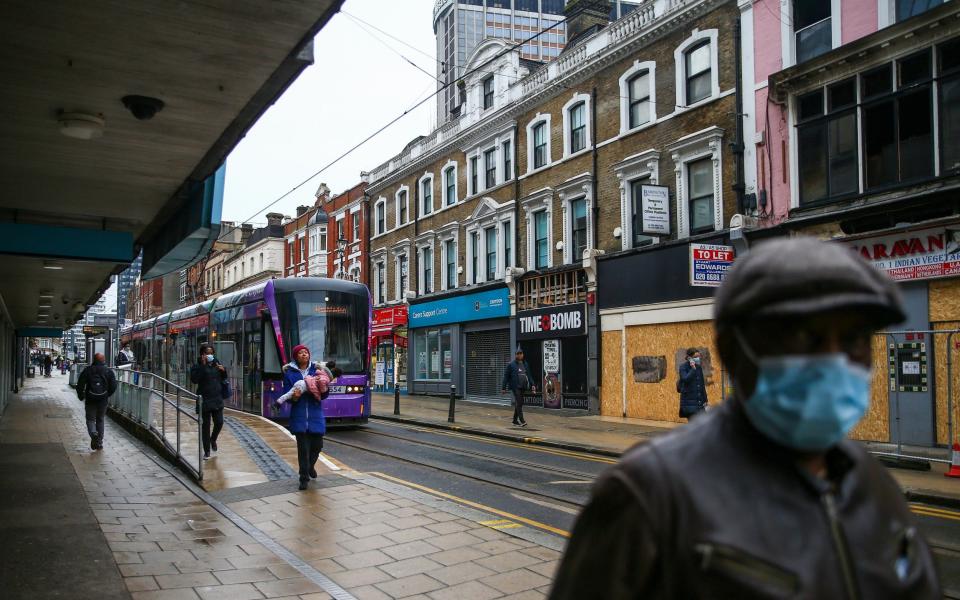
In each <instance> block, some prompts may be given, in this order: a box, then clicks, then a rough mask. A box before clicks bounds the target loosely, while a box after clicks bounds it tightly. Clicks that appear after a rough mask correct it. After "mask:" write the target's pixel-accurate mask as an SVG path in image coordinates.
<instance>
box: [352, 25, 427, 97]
mask: <svg viewBox="0 0 960 600" xmlns="http://www.w3.org/2000/svg"><path fill="white" fill-rule="evenodd" d="M344 14H345V15H346V16H347V17H348V18H350V20H351V21H353V23H354V24H355V25H356V26H357V27H359V28H360V29H361V30H363V32H364V33H366V34H367V35H369V36H370V37H372V38H373V39H375V40H377V41H378V42H380V43H381V44H382V45H383V47H384V48H386V49H387V50H390V51H391V52H393V53H394V54H396V55H397V56H399V57H400V58H402V59H403V60H405V61H406V62H408V63H410V65H411V66H412V67H413V68H415V69H417V70H418V71H420V72H421V73H425V74H426V75H427V77H429V78H430V79H433V80H435V81H438V82H439V83H443V81H441V80H440V79H438V78H437V76H436V75H434V74H433V73H431V72H429V71H427V70H426V69H424V68H423V67H421V66H420V65H418V64H417V63H415V62H413V61H412V60H410V59H409V58H407V57H406V56H405V55H404V54H403V53H401V52H400V51H399V50H397V49H396V48H394V47H393V46H391V45H390V44H388V43H386V42H385V41H383V40H382V39H380V38H379V37H377V36H376V35H374V33H373V32H371V31H370V30H369V29H367V28H366V27H365V26H364V25H365V22H364V21H360V20H359V19H357V18H355V17H353V16H351V15H349V14H347V13H344ZM371 27H372V26H371ZM378 31H379V30H378Z"/></svg>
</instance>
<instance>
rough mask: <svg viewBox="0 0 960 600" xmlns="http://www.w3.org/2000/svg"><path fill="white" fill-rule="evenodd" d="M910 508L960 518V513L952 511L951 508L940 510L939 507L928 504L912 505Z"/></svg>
mask: <svg viewBox="0 0 960 600" xmlns="http://www.w3.org/2000/svg"><path fill="white" fill-rule="evenodd" d="M910 508H919V509H920V510H927V511H930V512H938V513H942V514H945V515H951V516H954V517H960V511H956V510H950V509H949V508H940V507H938V506H928V505H926V504H911V505H910Z"/></svg>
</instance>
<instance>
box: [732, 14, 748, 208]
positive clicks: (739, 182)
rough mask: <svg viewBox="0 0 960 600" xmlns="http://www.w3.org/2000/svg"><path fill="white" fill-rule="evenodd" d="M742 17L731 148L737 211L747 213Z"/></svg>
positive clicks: (736, 24)
mask: <svg viewBox="0 0 960 600" xmlns="http://www.w3.org/2000/svg"><path fill="white" fill-rule="evenodd" d="M740 37H741V34H740V19H739V18H737V19H734V21H733V48H734V61H735V63H736V77H737V82H736V88H735V90H736V93H735V98H736V124H737V125H736V134H735V137H734V140H733V142H731V143H730V148H731V150H732V151H733V157H734V163H735V164H734V168H735V175H734V181H733V191H734V193H736V195H737V213H739V214H741V215H742V214H745V213H746V210H747V207H746V206H745V202H744V191H745V189H746V185H745V183H744V178H745V176H744V166H743V149H744V145H743V117H744V114H743V56H742V53H743V52H742V49H741V48H740Z"/></svg>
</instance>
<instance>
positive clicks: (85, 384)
mask: <svg viewBox="0 0 960 600" xmlns="http://www.w3.org/2000/svg"><path fill="white" fill-rule="evenodd" d="M106 360H107V359H106V357H105V356H104V355H103V353H102V352H97V353H96V354H94V355H93V364H92V365H90V366H89V367H87V368H86V369H84V370H83V372H81V373H80V378H79V379H78V380H77V396H78V397H79V398H80V400H83V401H84V402H85V405H86V411H87V431H88V432H89V433H90V448H91V449H93V450H103V418H104V417H105V416H106V414H107V400H108V399H109V398H110V396H112V395H113V393H114V392H116V391H117V378H116V377H115V376H114V374H113V371H111V370H110V369H108V368H107V365H106Z"/></svg>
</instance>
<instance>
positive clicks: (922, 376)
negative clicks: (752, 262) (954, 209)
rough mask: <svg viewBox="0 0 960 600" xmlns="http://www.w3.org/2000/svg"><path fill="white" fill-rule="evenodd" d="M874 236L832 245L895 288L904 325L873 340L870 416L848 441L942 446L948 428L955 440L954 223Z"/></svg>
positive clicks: (957, 238)
mask: <svg viewBox="0 0 960 600" xmlns="http://www.w3.org/2000/svg"><path fill="white" fill-rule="evenodd" d="M878 233H879V235H878V234H876V233H875V234H873V235H870V236H866V235H860V236H847V237H845V238H842V239H841V240H838V241H840V243H843V244H845V245H847V246H848V247H849V248H850V249H851V250H853V251H854V252H856V253H858V254H859V255H860V256H862V257H863V258H864V259H865V260H867V261H869V262H870V263H871V264H873V265H874V266H875V267H877V268H878V269H880V270H881V271H884V272H886V273H887V274H888V275H890V277H892V278H893V279H894V280H896V281H897V282H898V284H899V288H900V292H901V294H902V296H903V300H904V304H905V306H906V312H907V319H906V321H904V322H903V323H900V324H897V325H892V326H890V327H889V328H887V330H886V332H885V333H882V334H880V335H877V336H876V337H875V338H874V343H873V350H874V369H873V373H874V380H873V385H872V390H873V397H872V401H871V407H870V412H869V413H868V414H867V416H866V417H865V418H864V420H863V421H861V423H860V424H859V425H858V427H857V429H855V430H854V432H853V434H854V436H855V437H858V438H860V439H865V440H875V441H890V442H893V443H896V442H898V441H899V442H902V443H903V444H909V445H913V446H927V447H930V446H946V445H948V444H949V443H950V442H951V440H950V430H951V428H952V429H953V434H954V438H956V436H957V431H958V429H957V427H958V425H957V424H958V422H960V415H958V414H957V408H958V406H957V405H958V403H957V402H956V400H955V399H956V390H958V389H960V373H958V371H960V369H957V366H956V365H957V364H958V357H960V334H956V333H953V332H955V331H956V330H958V329H960V223H957V222H953V223H950V224H947V225H941V226H937V227H930V226H919V225H915V226H907V227H899V228H896V229H892V230H888V231H885V232H878ZM951 390H953V394H954V401H953V403H952V405H953V406H952V408H953V411H954V414H953V418H952V419H951V418H950V405H951V403H950V402H949V400H948V395H949V393H950V392H951ZM951 421H952V422H951Z"/></svg>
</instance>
